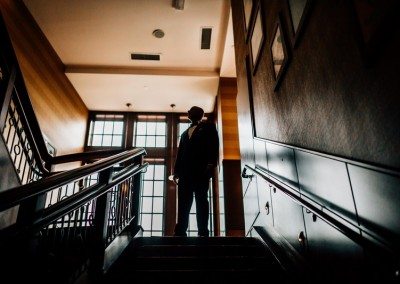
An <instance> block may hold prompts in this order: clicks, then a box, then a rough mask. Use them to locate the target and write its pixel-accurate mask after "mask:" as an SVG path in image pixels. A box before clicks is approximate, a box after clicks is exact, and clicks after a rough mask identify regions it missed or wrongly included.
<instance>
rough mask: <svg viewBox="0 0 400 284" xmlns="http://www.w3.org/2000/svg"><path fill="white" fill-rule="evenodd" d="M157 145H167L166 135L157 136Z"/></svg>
mask: <svg viewBox="0 0 400 284" xmlns="http://www.w3.org/2000/svg"><path fill="white" fill-rule="evenodd" d="M156 147H165V136H156Z"/></svg>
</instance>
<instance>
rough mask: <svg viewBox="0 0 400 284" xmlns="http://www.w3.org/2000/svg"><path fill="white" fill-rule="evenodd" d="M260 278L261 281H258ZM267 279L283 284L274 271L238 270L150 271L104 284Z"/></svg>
mask: <svg viewBox="0 0 400 284" xmlns="http://www.w3.org/2000/svg"><path fill="white" fill-rule="evenodd" d="M260 278H261V279H260ZM263 279H268V281H269V282H270V283H284V282H283V279H284V278H283V275H282V274H280V273H279V270H276V271H263V270H254V271H239V270H236V271H235V270H214V271H204V270H175V271H170V270H152V271H147V270H145V271H140V270H139V271H132V272H131V273H129V274H125V275H124V274H116V275H113V277H110V276H109V275H108V276H106V281H104V282H105V283H113V284H114V283H115V284H117V283H129V282H132V283H133V282H135V283H140V284H150V283H151V284H153V283H163V282H172V283H185V284H187V283H191V284H197V283H202V284H204V283H206V284H214V283H218V284H221V283H250V282H253V281H254V282H256V281H257V282H262V281H260V280H263Z"/></svg>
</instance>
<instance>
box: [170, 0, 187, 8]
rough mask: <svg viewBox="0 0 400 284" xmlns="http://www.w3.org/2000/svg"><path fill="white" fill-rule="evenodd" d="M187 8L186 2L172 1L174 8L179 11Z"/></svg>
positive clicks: (182, 0)
mask: <svg viewBox="0 0 400 284" xmlns="http://www.w3.org/2000/svg"><path fill="white" fill-rule="evenodd" d="M184 6H185V0H172V7H174V8H175V9H177V10H183V7H184Z"/></svg>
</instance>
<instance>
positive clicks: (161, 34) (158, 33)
mask: <svg viewBox="0 0 400 284" xmlns="http://www.w3.org/2000/svg"><path fill="white" fill-rule="evenodd" d="M164 35H165V33H164V31H163V30H162V29H156V30H154V31H153V36H155V37H156V38H163V37H164Z"/></svg>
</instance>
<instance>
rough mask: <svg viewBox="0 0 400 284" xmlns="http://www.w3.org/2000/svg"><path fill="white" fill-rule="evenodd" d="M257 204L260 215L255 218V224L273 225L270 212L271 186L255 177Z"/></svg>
mask: <svg viewBox="0 0 400 284" xmlns="http://www.w3.org/2000/svg"><path fill="white" fill-rule="evenodd" d="M257 189H258V204H259V208H260V215H259V216H258V218H257V221H256V223H255V224H254V225H255V226H263V227H270V228H271V227H273V225H274V219H273V213H272V198H271V188H270V187H269V185H268V183H267V182H266V181H265V180H264V179H262V178H258V179H257Z"/></svg>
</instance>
